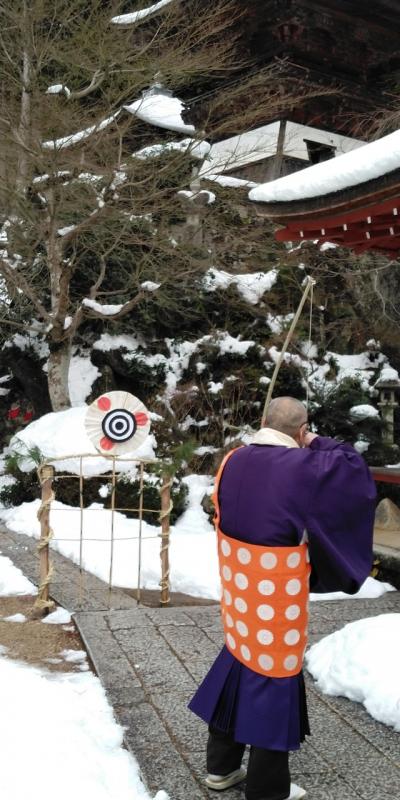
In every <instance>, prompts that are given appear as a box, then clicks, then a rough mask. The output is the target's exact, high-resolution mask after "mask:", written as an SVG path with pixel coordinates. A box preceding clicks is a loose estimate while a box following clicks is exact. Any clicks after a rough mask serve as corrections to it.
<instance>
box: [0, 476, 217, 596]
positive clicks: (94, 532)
mask: <svg viewBox="0 0 400 800" xmlns="http://www.w3.org/2000/svg"><path fill="white" fill-rule="evenodd" d="M184 480H185V482H186V484H187V486H188V489H189V502H188V507H187V509H186V511H185V512H184V513H183V514H182V516H181V517H180V518H179V520H178V522H177V523H176V525H174V526H173V527H172V528H171V541H170V562H171V572H170V578H171V589H172V591H179V592H185V593H187V594H192V595H194V596H196V597H208V598H213V599H216V600H217V599H219V573H218V560H217V549H216V541H215V533H214V528H213V526H212V525H211V524H210V522H209V521H208V517H207V515H206V514H205V512H204V511H203V509H202V507H201V505H200V503H201V500H202V498H203V496H204V494H205V492H206V491H207V489H208V488H209V486H210V478H209V477H208V476H204V475H200V476H198V475H190V476H189V477H187V478H185V479H184ZM38 508H39V501H38V500H36V501H33V502H31V503H22V505H21V506H18V507H16V508H11V509H2V510H1V511H0V516H1V518H2V519H3V520H4V521H5V522H6V524H7V525H8V527H9V528H10V529H11V530H13V531H16V532H17V533H26V534H27V535H28V536H33V537H35V538H39V535H40V527H39V522H38V520H37V516H36V515H37V511H38ZM50 524H51V526H52V528H53V530H54V541H53V543H52V547H54V549H55V550H57V551H58V552H60V553H63V555H65V556H67V557H68V558H70V559H71V560H72V561H74V562H75V563H76V564H78V563H79V531H80V510H79V508H73V507H72V506H67V505H64V504H63V503H59V502H57V501H55V502H54V503H53V504H52V511H51V518H50ZM159 532H160V528H159V527H158V526H155V525H149V524H147V523H146V522H143V523H142V537H143V541H142V565H141V586H142V587H143V588H147V589H159V582H160V578H161V568H160V545H161V539H160V537H159V535H158V534H159ZM138 535H139V522H138V520H135V519H128V518H127V517H126V516H125V515H123V514H121V513H118V512H116V514H115V519H114V541H115V544H114V562H113V585H114V586H124V587H130V588H135V587H136V586H137V577H138V549H139V548H138ZM83 536H84V543H83V567H84V568H85V569H87V570H88V571H89V572H92V573H93V574H94V575H97V576H98V577H99V578H101V579H102V580H104V581H107V582H108V579H109V569H110V553H111V545H110V537H111V512H110V511H109V510H106V509H103V507H102V505H100V504H99V503H94V504H92V506H90V509H87V510H85V511H84V513H83Z"/></svg>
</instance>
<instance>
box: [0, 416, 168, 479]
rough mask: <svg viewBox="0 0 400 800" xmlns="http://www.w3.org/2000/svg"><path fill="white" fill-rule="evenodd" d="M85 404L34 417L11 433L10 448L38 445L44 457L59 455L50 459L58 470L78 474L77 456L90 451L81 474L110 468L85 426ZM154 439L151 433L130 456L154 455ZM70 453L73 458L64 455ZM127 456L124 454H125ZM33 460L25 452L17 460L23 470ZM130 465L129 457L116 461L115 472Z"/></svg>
mask: <svg viewBox="0 0 400 800" xmlns="http://www.w3.org/2000/svg"><path fill="white" fill-rule="evenodd" d="M86 411H87V406H86V405H82V406H75V407H73V408H68V409H67V410H66V411H53V412H51V413H50V414H44V416H43V417H39V419H36V420H34V421H33V422H31V423H30V424H29V425H27V426H26V428H24V429H23V430H21V431H19V432H18V434H17V435H16V436H13V438H12V439H11V442H10V449H11V451H15V450H17V451H18V452H20V453H22V454H25V453H26V452H27V450H30V449H31V448H33V447H37V448H39V450H40V452H41V453H42V455H43V456H44V458H46V459H62V460H59V461H55V462H54V467H55V469H56V470H58V471H64V470H65V471H66V472H73V473H78V474H79V468H80V467H79V462H80V458H79V457H80V456H81V455H82V456H83V455H90V456H96V457H95V458H86V459H83V461H82V471H83V474H84V475H85V476H87V477H88V476H91V475H101V474H102V473H104V472H108V471H109V470H110V461H109V460H107V459H106V458H103V457H102V456H100V455H99V454H98V453H97V451H96V449H95V447H94V445H93V444H92V442H91V441H90V439H89V437H88V436H87V434H86V430H85V424H84V422H85V415H86ZM154 445H155V439H154V436H152V435H151V434H150V435H149V436H148V437H147V439H146V441H145V442H144V443H143V445H142V446H141V447H139V448H138V449H137V450H134V451H133V452H132V458H133V459H137V458H139V459H140V458H150V459H152V458H154V457H155V456H154ZM65 456H73V458H68V459H66V458H64V457H65ZM127 457H128V456H127ZM35 466H36V465H35V464H34V462H33V461H32V460H31V459H30V458H29V457H28V456H27V457H26V458H24V459H23V460H22V462H21V464H20V469H21V470H22V471H23V472H30V471H31V470H32V469H34V468H35ZM131 468H132V463H131V462H129V461H121V462H119V463H117V464H116V469H117V471H118V472H124V471H128V470H129V469H131Z"/></svg>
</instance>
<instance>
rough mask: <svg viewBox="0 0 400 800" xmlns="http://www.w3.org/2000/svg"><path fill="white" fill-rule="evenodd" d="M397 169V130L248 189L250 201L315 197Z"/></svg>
mask: <svg viewBox="0 0 400 800" xmlns="http://www.w3.org/2000/svg"><path fill="white" fill-rule="evenodd" d="M399 167H400V130H398V131H395V132H394V133H390V134H389V135H388V136H384V137H382V139H378V140H377V141H376V142H371V143H370V144H364V145H362V146H361V147H358V148H357V149H355V150H351V151H350V152H348V153H344V154H343V155H341V156H337V157H336V158H331V159H328V161H323V162H321V163H319V164H314V165H313V166H311V167H307V168H306V169H302V170H300V171H298V172H294V173H293V174H292V175H286V176H285V177H283V178H278V180H276V181H270V182H269V183H263V184H260V186H258V187H256V188H255V189H251V191H250V192H249V198H250V200H255V201H256V202H264V203H277V202H278V203H279V202H290V201H291V200H303V199H304V198H307V197H318V196H319V195H325V194H329V193H330V192H338V191H341V190H343V189H347V188H348V187H349V186H356V185H358V184H361V183H365V182H366V181H370V180H373V179H374V178H379V177H380V176H381V175H386V174H387V173H389V172H392V171H393V170H396V169H399Z"/></svg>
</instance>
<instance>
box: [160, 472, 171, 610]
mask: <svg viewBox="0 0 400 800" xmlns="http://www.w3.org/2000/svg"><path fill="white" fill-rule="evenodd" d="M171 486H172V479H171V478H170V477H169V476H168V475H166V474H164V475H163V478H162V484H161V514H160V521H161V551H160V558H161V581H160V586H161V598H160V605H161V606H167V605H169V603H170V600H171V598H170V593H169V523H170V515H171V510H172V502H171Z"/></svg>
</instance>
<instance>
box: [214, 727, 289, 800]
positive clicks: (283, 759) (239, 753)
mask: <svg viewBox="0 0 400 800" xmlns="http://www.w3.org/2000/svg"><path fill="white" fill-rule="evenodd" d="M245 747H246V745H244V744H241V743H240V742H235V741H234V739H233V737H232V734H231V732H228V733H223V732H222V731H219V730H217V729H216V728H213V727H211V726H210V727H209V737H208V742H207V772H209V773H211V774H213V775H228V774H229V773H230V772H234V770H236V769H239V767H240V765H241V763H242V758H243V754H244V751H245ZM289 794H290V773H289V753H287V752H284V751H281V750H264V748H262V747H254V746H251V747H250V756H249V764H248V768H247V779H246V800H285V798H287V797H289Z"/></svg>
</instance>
